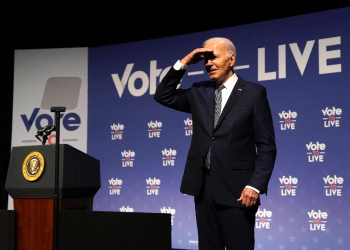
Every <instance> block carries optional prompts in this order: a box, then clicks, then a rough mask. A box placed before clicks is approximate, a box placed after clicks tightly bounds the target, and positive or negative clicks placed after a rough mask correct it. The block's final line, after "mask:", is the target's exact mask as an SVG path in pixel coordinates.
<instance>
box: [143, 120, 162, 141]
mask: <svg viewBox="0 0 350 250" xmlns="http://www.w3.org/2000/svg"><path fill="white" fill-rule="evenodd" d="M147 125H148V138H159V137H160V131H161V130H162V129H161V127H162V126H163V124H162V123H161V122H159V121H157V120H156V121H150V122H149V123H147Z"/></svg>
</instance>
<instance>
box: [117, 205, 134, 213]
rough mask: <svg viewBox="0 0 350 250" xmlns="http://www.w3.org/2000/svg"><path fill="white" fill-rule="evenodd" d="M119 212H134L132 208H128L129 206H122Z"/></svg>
mask: <svg viewBox="0 0 350 250" xmlns="http://www.w3.org/2000/svg"><path fill="white" fill-rule="evenodd" d="M119 211H120V212H128V213H132V212H134V209H133V208H132V207H129V206H127V207H124V206H122V207H120V208H119Z"/></svg>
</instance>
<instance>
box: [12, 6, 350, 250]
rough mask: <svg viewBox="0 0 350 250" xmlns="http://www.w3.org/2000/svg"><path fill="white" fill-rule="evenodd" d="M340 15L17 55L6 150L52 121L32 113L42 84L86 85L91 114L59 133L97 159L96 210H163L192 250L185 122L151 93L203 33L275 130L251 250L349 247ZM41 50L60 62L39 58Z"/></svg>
mask: <svg viewBox="0 0 350 250" xmlns="http://www.w3.org/2000/svg"><path fill="white" fill-rule="evenodd" d="M349 15H350V8H344V9H338V10H332V11H327V12H319V13H315V14H309V15H303V16H297V17H291V18H285V19H280V20H274V21H268V22H262V23H255V24H249V25H243V26H238V27H232V28H225V29H219V30H211V31H207V32H200V33H195V34H188V35H183V36H176V37H169V38H163V39H156V40H148V41H142V42H135V43H128V44H120V45H112V46H104V47H96V48H81V49H61V50H32V51H30V52H29V51H17V52H16V62H15V67H16V70H15V102H14V118H13V119H14V122H13V124H14V129H13V131H14V132H13V133H14V134H13V145H16V146H18V145H24V144H25V145H27V144H38V143H39V142H36V141H35V140H34V141H30V142H26V141H27V140H32V139H26V138H29V137H30V138H34V137H33V135H34V134H35V132H36V129H38V128H40V126H43V125H46V124H44V122H45V121H43V120H45V119H46V120H47V121H50V119H49V118H48V116H52V115H51V114H46V113H45V112H46V111H45V112H44V111H42V110H41V109H39V110H38V108H39V107H40V102H41V96H42V92H43V91H42V89H41V88H42V84H44V85H45V82H46V81H47V79H48V78H49V77H51V76H78V77H81V78H83V83H84V81H86V79H88V80H87V81H86V82H87V85H88V91H85V90H84V91H82V93H81V98H83V100H86V96H87V97H88V102H87V103H88V107H87V108H86V106H85V105H86V103H80V104H79V105H78V107H79V110H78V111H79V112H78V111H75V110H73V111H72V112H73V113H76V114H77V115H70V116H68V118H67V119H66V125H67V128H68V129H66V130H63V131H62V138H65V136H66V137H67V138H66V139H70V138H71V139H76V140H75V141H73V142H74V143H71V142H69V141H67V142H68V143H70V144H72V145H73V146H76V147H78V148H79V149H81V150H83V151H84V152H87V153H88V154H90V155H91V156H93V157H95V158H97V159H99V160H100V161H101V189H100V191H99V192H98V193H97V195H96V196H95V200H94V210H96V211H118V212H150V213H170V214H171V215H172V245H173V247H174V248H182V249H197V230H196V220H195V214H194V201H193V197H192V196H187V195H183V194H181V193H180V192H179V186H180V182H181V177H182V173H183V169H184V164H185V161H186V156H187V151H188V148H189V144H190V141H191V136H192V133H193V125H192V119H191V116H190V115H189V114H185V113H180V112H177V111H174V110H171V109H168V108H165V107H163V106H161V105H159V104H157V103H156V102H155V101H154V100H153V95H154V92H155V90H156V87H157V85H158V84H159V82H160V80H161V79H162V78H163V77H164V75H165V74H166V72H167V71H168V69H169V68H170V67H171V66H172V65H173V64H174V63H175V62H176V60H178V59H181V58H182V57H184V56H185V55H186V54H188V53H189V52H191V51H192V50H193V49H195V48H197V47H201V44H202V42H203V41H204V40H206V39H207V38H210V37H214V36H222V37H227V38H229V39H231V40H232V41H233V43H234V44H235V45H236V48H237V62H236V67H235V71H236V73H237V74H238V75H240V76H241V77H243V78H244V79H246V80H249V81H252V82H257V83H259V84H262V85H264V86H265V87H266V88H267V92H268V98H269V101H270V106H271V110H272V115H273V120H274V125H275V131H276V140H277V149H278V155H277V161H276V165H275V171H274V173H273V175H272V178H271V181H270V185H269V193H268V195H267V196H265V195H263V196H262V205H261V206H260V208H259V211H258V212H257V214H256V223H255V227H256V249H282V250H287V249H293V250H294V249H302V250H305V249H327V250H330V249H332V250H336V249H339V250H343V249H347V248H348V247H349V245H350V240H349V235H350V226H349V221H350V208H349V207H350V202H349V198H350V188H349V184H348V183H349V179H350V170H349V160H350V159H349V158H350V152H349V146H348V141H349V140H350V131H349V124H350V119H349V117H350V114H349V101H348V100H349V97H348V96H349V93H350V82H349V79H350V73H349V66H350V65H349V64H350V42H349V41H350V20H349V18H348V17H349ZM73 51H75V52H77V53H78V55H77V56H74V54H73ZM50 53H55V54H57V55H62V54H65V55H66V56H67V58H68V59H69V60H68V61H62V62H59V63H58V62H56V60H55V59H56V58H54V57H53V56H50V57H46V59H45V58H42V57H41V56H40V55H49V54H50ZM86 54H87V58H86ZM68 56H69V57H68ZM50 58H52V60H51V59H50ZM34 61H35V62H37V61H39V62H41V63H40V66H36V64H34V65H33V64H32V62H34ZM73 61H74V66H69V65H70V63H72V62H73ZM43 62H44V63H43ZM77 65H78V66H77ZM86 65H87V71H86ZM51 66H52V67H51ZM42 67H43V68H45V67H49V68H50V69H51V71H46V70H45V71H43V70H42ZM67 67H68V68H67ZM75 67H77V68H75ZM20 69H21V70H20ZM22 69H30V70H22ZM62 69H69V71H67V72H68V73H65V71H63V72H61V70H62ZM86 72H87V73H86ZM86 74H87V75H86ZM38 76H40V78H39V77H38ZM19 79H20V80H19ZM28 79H29V80H30V81H29V80H28ZM206 79H208V76H207V75H206V73H205V71H204V67H203V63H198V64H197V65H191V66H190V67H189V69H188V70H187V72H186V74H185V75H184V77H183V79H182V82H181V84H180V85H181V86H180V87H181V88H188V87H190V86H191V84H192V83H193V82H196V81H202V80H206ZM38 82H40V84H41V85H40V84H39V85H38ZM32 84H33V85H32ZM35 84H37V85H35ZM33 86H36V87H33ZM33 88H35V91H34V92H35V93H33V94H31V95H29V94H28V92H27V91H28V90H29V89H33ZM21 93H22V96H25V98H26V99H25V100H29V99H30V102H29V101H28V102H24V101H23V100H22V99H23V97H20V96H21ZM84 98H85V99H84ZM86 110H87V117H86V114H84V112H86ZM41 112H42V113H41ZM77 112H78V113H77ZM66 115H68V114H66ZM77 117H79V118H80V119H79V123H78V118H77ZM39 118H40V119H39ZM38 120H39V121H38ZM41 121H42V122H41ZM64 122H65V121H64V120H63V124H64ZM74 122H75V124H74ZM71 123H72V124H71ZM34 126H36V127H35V128H34ZM72 127H74V128H75V130H70V129H72ZM86 127H87V137H85V136H86V134H85V135H84V131H86ZM78 131H81V132H82V133H76V132H78ZM73 135H74V136H73ZM84 138H87V143H86V139H84ZM64 142H65V141H63V143H64ZM86 149H87V150H86ZM237 198H238V197H233V199H237ZM115 227H118V225H117V224H116V225H115ZM111 230H113V228H111ZM155 237H157V236H156V235H155Z"/></svg>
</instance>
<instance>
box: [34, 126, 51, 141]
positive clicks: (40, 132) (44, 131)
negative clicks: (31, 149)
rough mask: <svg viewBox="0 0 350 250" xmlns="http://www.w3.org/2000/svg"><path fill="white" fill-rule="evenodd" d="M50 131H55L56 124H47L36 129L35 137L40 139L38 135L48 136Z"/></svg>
mask: <svg viewBox="0 0 350 250" xmlns="http://www.w3.org/2000/svg"><path fill="white" fill-rule="evenodd" d="M52 131H56V126H55V125H52V126H51V125H47V126H45V127H43V128H42V129H41V130H38V132H36V135H35V137H36V138H37V139H38V140H39V141H41V140H40V137H39V136H41V135H42V136H48V135H50V134H51V132H52Z"/></svg>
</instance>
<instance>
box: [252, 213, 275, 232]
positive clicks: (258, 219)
mask: <svg viewBox="0 0 350 250" xmlns="http://www.w3.org/2000/svg"><path fill="white" fill-rule="evenodd" d="M271 219H272V212H271V211H268V210H266V209H265V208H264V210H260V208H259V209H258V211H257V212H256V214H255V228H265V229H270V223H271Z"/></svg>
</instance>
